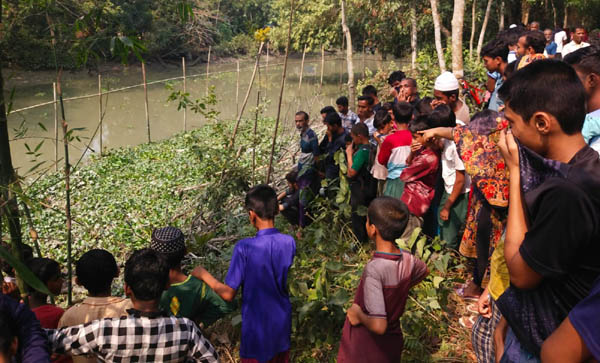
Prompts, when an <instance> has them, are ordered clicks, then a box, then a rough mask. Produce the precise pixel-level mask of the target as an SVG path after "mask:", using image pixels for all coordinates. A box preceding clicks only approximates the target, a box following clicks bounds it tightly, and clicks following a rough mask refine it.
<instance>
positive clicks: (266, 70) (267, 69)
mask: <svg viewBox="0 0 600 363" xmlns="http://www.w3.org/2000/svg"><path fill="white" fill-rule="evenodd" d="M265 75H266V76H267V79H268V78H269V41H267V64H266V65H265Z"/></svg>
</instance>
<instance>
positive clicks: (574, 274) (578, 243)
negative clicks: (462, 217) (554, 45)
mask: <svg viewBox="0 0 600 363" xmlns="http://www.w3.org/2000/svg"><path fill="white" fill-rule="evenodd" d="M499 95H500V97H501V99H502V100H503V101H504V103H505V105H506V109H505V116H506V118H507V119H508V121H509V124H510V131H508V132H506V131H505V132H503V133H502V134H501V138H500V141H499V148H500V150H501V152H502V154H503V156H504V158H505V161H506V167H507V168H508V170H509V174H510V183H509V211H508V223H507V229H506V238H505V247H504V257H505V260H506V265H507V267H508V272H509V275H510V287H509V288H508V289H507V290H506V291H505V292H504V293H503V294H502V295H501V296H500V297H499V299H498V301H497V303H498V307H499V308H500V311H501V312H502V315H503V317H504V318H505V319H506V321H507V322H508V325H509V326H510V330H509V331H508V333H507V337H506V342H505V343H506V346H505V349H504V358H505V359H508V360H509V361H513V360H514V359H518V357H523V356H524V355H526V354H527V353H531V354H534V355H536V356H539V354H540V347H541V344H542V342H543V341H544V339H546V338H547V337H548V336H549V335H550V334H551V333H552V332H553V331H554V330H555V329H556V328H557V327H558V325H559V324H560V322H561V321H562V320H563V319H564V318H565V317H566V316H567V314H568V313H569V311H570V310H571V309H572V308H573V307H574V306H575V305H576V304H577V303H578V302H579V301H581V300H582V299H583V298H585V297H586V295H587V294H588V293H589V291H590V289H591V287H592V285H593V282H594V281H595V280H596V278H598V277H599V276H600V259H599V258H598V256H600V243H598V241H600V160H599V159H598V154H597V153H596V152H595V151H594V150H592V149H591V148H590V147H589V146H587V145H586V143H585V141H584V139H583V136H582V135H581V128H582V125H583V120H584V118H585V113H586V109H585V90H584V88H583V86H582V84H581V82H580V81H579V79H578V77H577V74H576V73H575V71H574V70H573V68H571V67H570V66H569V65H567V64H565V63H561V62H558V61H553V60H543V61H539V62H534V63H532V64H530V65H528V66H527V67H525V68H523V69H521V70H520V71H518V72H517V73H515V74H513V75H512V76H511V78H509V79H508V80H507V81H506V83H505V84H504V85H503V86H502V88H500V90H499Z"/></svg>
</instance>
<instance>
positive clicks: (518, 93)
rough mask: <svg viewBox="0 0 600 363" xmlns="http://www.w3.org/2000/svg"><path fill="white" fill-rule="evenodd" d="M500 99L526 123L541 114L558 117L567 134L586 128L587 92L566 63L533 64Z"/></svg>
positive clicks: (515, 77)
mask: <svg viewBox="0 0 600 363" xmlns="http://www.w3.org/2000/svg"><path fill="white" fill-rule="evenodd" d="M498 95H499V96H500V98H501V99H502V101H504V103H505V104H506V105H507V106H508V107H510V108H511V110H513V111H514V112H515V113H517V114H519V115H520V116H521V117H522V118H523V121H525V122H528V121H529V120H530V119H531V117H532V116H533V114H534V113H536V112H540V111H541V112H547V113H549V114H551V115H552V116H554V117H555V118H556V119H557V120H558V123H559V124H560V127H561V129H562V130H563V132H564V133H565V134H568V135H572V134H575V133H577V132H580V131H581V128H582V126H583V120H584V119H585V114H586V110H585V96H586V95H585V89H584V88H583V85H582V84H581V81H580V80H579V77H577V73H575V70H574V69H573V67H571V66H570V65H568V64H566V63H564V62H560V61H556V60H551V59H549V60H541V61H537V62H533V63H531V64H529V65H528V66H527V67H523V68H521V69H520V70H518V71H517V72H515V73H514V74H513V75H512V76H511V77H510V78H509V79H507V80H506V82H505V83H504V84H503V85H502V87H500V90H499V91H498Z"/></svg>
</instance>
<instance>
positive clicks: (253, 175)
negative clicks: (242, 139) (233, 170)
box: [252, 68, 260, 185]
mask: <svg viewBox="0 0 600 363" xmlns="http://www.w3.org/2000/svg"><path fill="white" fill-rule="evenodd" d="M258 84H259V85H260V68H259V69H258ZM259 105H260V87H258V92H256V112H255V114H254V133H253V136H252V185H254V183H255V179H254V177H255V175H256V132H257V130H258V107H259Z"/></svg>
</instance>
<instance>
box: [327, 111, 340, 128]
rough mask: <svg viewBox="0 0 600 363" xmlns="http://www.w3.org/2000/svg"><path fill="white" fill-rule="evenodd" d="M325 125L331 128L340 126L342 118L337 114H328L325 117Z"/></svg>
mask: <svg viewBox="0 0 600 363" xmlns="http://www.w3.org/2000/svg"><path fill="white" fill-rule="evenodd" d="M325 123H326V124H327V125H331V126H335V125H337V126H342V118H341V117H340V115H339V114H338V113H337V112H330V113H328V114H327V116H325Z"/></svg>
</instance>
